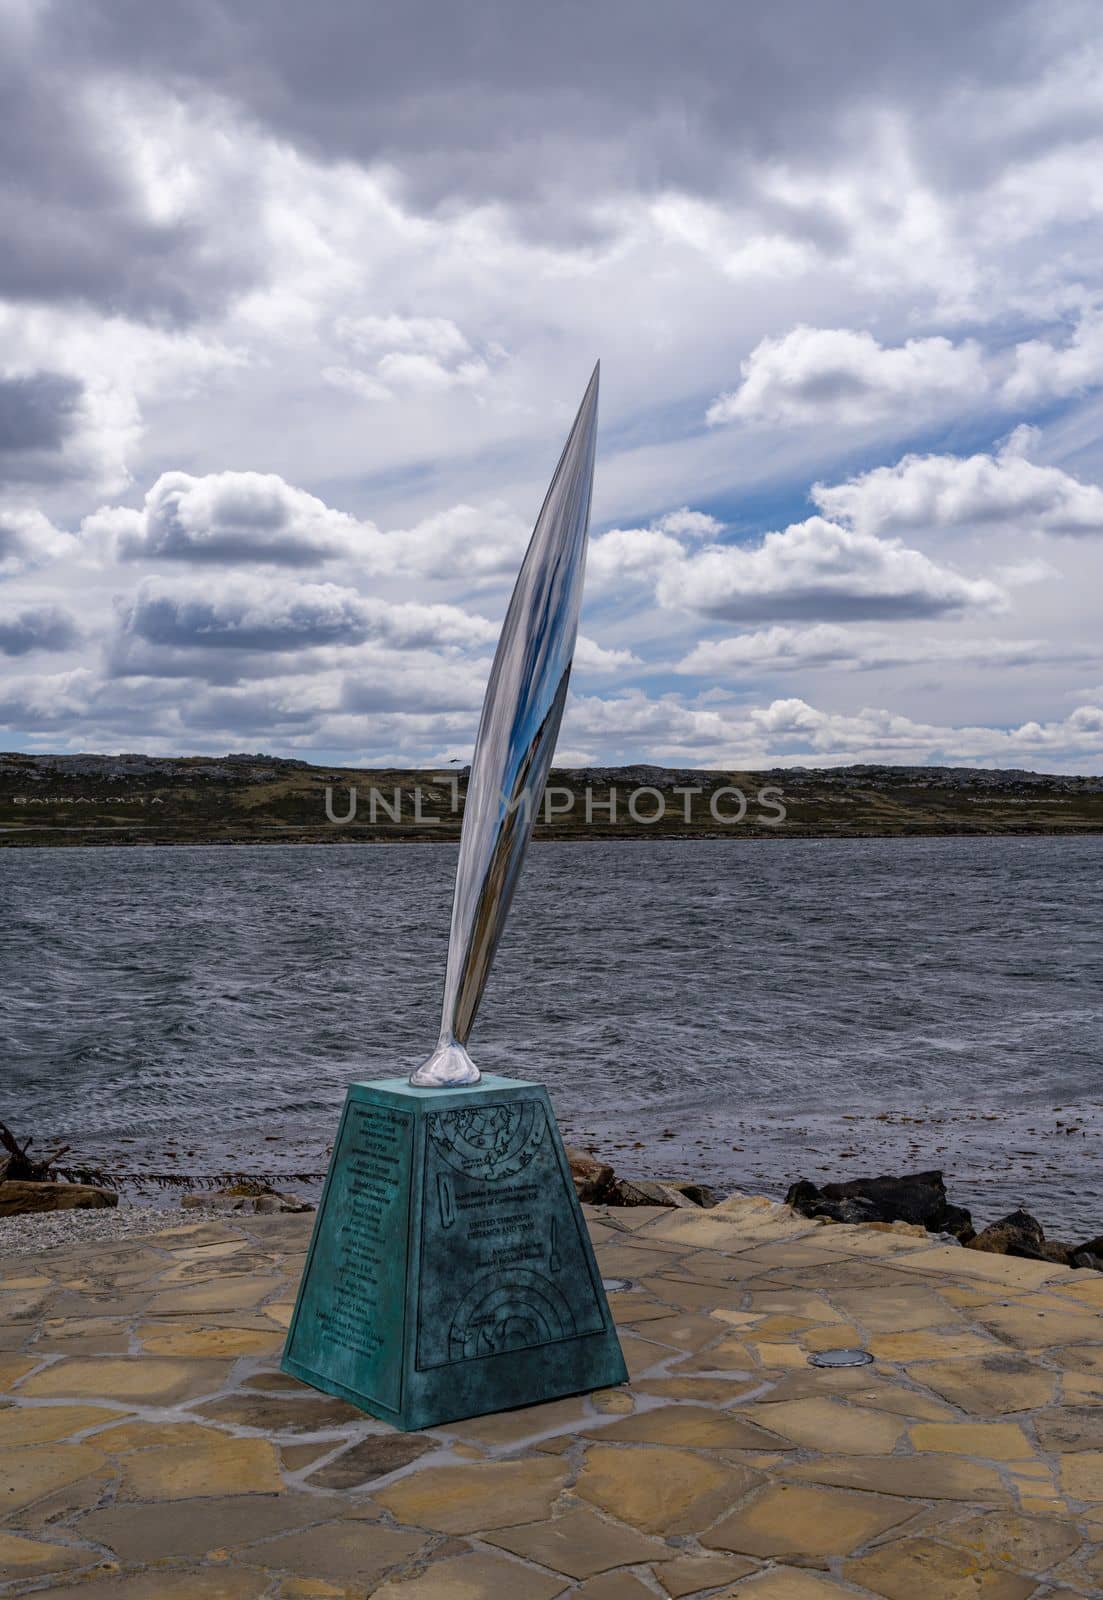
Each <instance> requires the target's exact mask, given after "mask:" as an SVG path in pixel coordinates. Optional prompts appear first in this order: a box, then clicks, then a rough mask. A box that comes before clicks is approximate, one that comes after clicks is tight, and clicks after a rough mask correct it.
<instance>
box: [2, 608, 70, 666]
mask: <svg viewBox="0 0 1103 1600" xmlns="http://www.w3.org/2000/svg"><path fill="white" fill-rule="evenodd" d="M80 637H81V633H80V629H79V628H78V627H77V621H76V618H75V617H74V616H73V615H72V613H71V612H69V611H66V610H65V609H64V608H63V607H62V606H24V607H23V608H22V609H21V610H14V609H11V608H6V609H4V610H0V651H3V653H4V655H6V656H24V655H27V654H28V653H29V652H30V651H31V650H68V649H69V648H70V646H72V645H74V644H76V643H77V642H78V641H79V639H80Z"/></svg>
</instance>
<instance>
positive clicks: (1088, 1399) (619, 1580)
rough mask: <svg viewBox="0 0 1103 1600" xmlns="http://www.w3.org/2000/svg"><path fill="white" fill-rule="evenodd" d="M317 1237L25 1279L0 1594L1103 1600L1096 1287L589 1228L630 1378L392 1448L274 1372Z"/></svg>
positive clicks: (117, 1253) (1005, 1263) (906, 1255)
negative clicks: (861, 1362)
mask: <svg viewBox="0 0 1103 1600" xmlns="http://www.w3.org/2000/svg"><path fill="white" fill-rule="evenodd" d="M311 1220H312V1219H311V1218H310V1217H300V1216H278V1217H252V1216H250V1217H245V1216H241V1217H238V1216H236V1215H235V1216H234V1217H233V1219H232V1220H229V1219H228V1220H227V1221H225V1222H221V1221H219V1222H215V1223H201V1224H197V1225H192V1226H187V1225H184V1226H181V1227H180V1228H178V1229H176V1230H173V1231H169V1232H163V1233H160V1234H157V1235H155V1236H153V1237H152V1238H150V1239H148V1240H143V1241H128V1243H127V1244H126V1245H125V1246H120V1245H118V1244H115V1245H102V1246H96V1245H87V1246H81V1245H80V1244H79V1242H75V1243H74V1245H73V1246H72V1248H68V1247H67V1248H65V1249H61V1250H53V1251H50V1252H48V1253H44V1254H42V1255H41V1256H40V1257H37V1258H33V1259H28V1258H27V1257H20V1258H15V1257H12V1258H10V1259H9V1260H8V1261H6V1262H5V1260H4V1259H3V1258H0V1595H3V1596H16V1595H23V1594H27V1595H31V1594H33V1595H48V1596H52V1597H54V1600H309V1597H323V1596H330V1597H345V1600H349V1597H353V1596H355V1597H367V1596H369V1595H371V1596H376V1597H378V1600H558V1597H563V1600H568V1597H570V1600H705V1597H708V1600H847V1597H848V1596H849V1597H850V1600H863V1597H864V1600H1071V1597H1073V1596H1082V1597H1086V1596H1099V1595H1100V1594H1101V1593H1103V1277H1101V1276H1100V1275H1099V1274H1096V1273H1090V1272H1072V1271H1069V1270H1068V1269H1066V1268H1063V1267H1058V1266H1056V1265H1050V1264H1048V1263H1045V1262H1032V1261H1020V1260H1016V1259H1013V1258H1010V1257H1004V1256H993V1255H986V1254H982V1253H980V1252H973V1251H968V1250H962V1249H959V1248H956V1247H953V1246H948V1245H944V1244H939V1243H937V1242H932V1241H931V1240H930V1239H928V1238H927V1237H926V1236H925V1235H922V1234H918V1235H917V1234H916V1233H915V1232H914V1231H913V1230H911V1229H906V1228H898V1229H881V1228H875V1229H871V1228H853V1227H846V1226H834V1225H821V1224H817V1223H812V1222H809V1221H808V1220H807V1219H805V1218H802V1217H797V1216H794V1215H793V1214H792V1213H791V1212H790V1211H788V1210H787V1209H786V1208H785V1207H784V1206H779V1205H775V1204H772V1203H771V1202H769V1201H766V1200H761V1199H754V1198H745V1197H733V1199H732V1200H730V1201H725V1202H724V1204H723V1205H721V1206H720V1207H718V1208H717V1209H716V1210H713V1211H709V1212H698V1211H691V1210H687V1209H678V1210H676V1211H673V1210H666V1209H659V1208H639V1209H633V1210H604V1209H594V1208H587V1220H588V1222H589V1225H590V1229H591V1232H592V1234H593V1238H594V1243H595V1247H596V1249H597V1254H598V1259H599V1262H600V1263H601V1266H602V1268H603V1270H604V1271H605V1272H606V1273H607V1274H608V1275H609V1276H610V1277H613V1278H617V1279H621V1280H626V1284H627V1286H618V1287H617V1288H616V1290H615V1291H614V1292H613V1293H612V1295H611V1297H610V1303H611V1305H612V1307H613V1310H614V1314H615V1316H616V1318H617V1322H618V1326H619V1328H620V1331H621V1337H622V1343H623V1345H624V1349H625V1356H626V1360H627V1362H628V1366H629V1371H630V1373H631V1381H630V1383H629V1384H628V1385H626V1386H625V1387H624V1388H622V1389H618V1390H605V1391H602V1392H600V1393H598V1394H594V1395H589V1396H580V1397H574V1398H569V1399H565V1400H557V1401H553V1402H551V1403H550V1404H547V1405H542V1406H533V1407H531V1408H528V1409H526V1410H523V1411H514V1412H508V1413H504V1414H502V1415H500V1416H492V1417H480V1418H474V1419H472V1420H471V1421H469V1422H457V1423H452V1424H449V1425H448V1426H446V1427H441V1428H434V1429H429V1430H427V1431H425V1432H424V1433H420V1434H397V1433H395V1432H394V1431H393V1430H392V1429H390V1428H387V1427H386V1426H385V1425H383V1424H382V1423H379V1422H375V1421H373V1420H372V1419H371V1418H369V1417H366V1416H363V1415H362V1414H361V1413H360V1412H358V1411H357V1410H355V1408H353V1407H352V1406H349V1405H347V1404H345V1403H344V1402H342V1401H339V1400H334V1399H331V1398H329V1397H328V1396H324V1395H319V1394H317V1393H315V1392H314V1391H313V1390H310V1389H308V1388H306V1387H305V1386H303V1385H302V1384H300V1383H298V1382H296V1380H294V1379H292V1378H288V1377H286V1376H284V1375H283V1374H281V1373H280V1372H279V1371H278V1364H279V1353H280V1349H281V1347H282V1341H283V1337H284V1330H285V1329H286V1327H287V1324H288V1321H289V1318H290V1314H291V1306H292V1304H293V1298H294V1291H295V1287H296V1283H297V1280H298V1277H299V1274H300V1272H301V1270H302V1264H303V1259H304V1251H305V1249H306V1245H307V1243H308V1240H309V1232H310V1225H311ZM77 1225H79V1219H77V1223H75V1226H77ZM855 1344H857V1345H861V1346H863V1347H864V1348H866V1349H868V1350H869V1351H870V1352H871V1354H872V1355H873V1357H874V1361H873V1364H872V1365H869V1366H865V1367H860V1368H850V1369H841V1370H834V1371H832V1370H828V1369H821V1368H816V1367H813V1366H811V1365H810V1364H809V1356H810V1355H811V1354H813V1353H814V1352H817V1351H822V1350H824V1349H829V1348H833V1347H837V1346H840V1345H855Z"/></svg>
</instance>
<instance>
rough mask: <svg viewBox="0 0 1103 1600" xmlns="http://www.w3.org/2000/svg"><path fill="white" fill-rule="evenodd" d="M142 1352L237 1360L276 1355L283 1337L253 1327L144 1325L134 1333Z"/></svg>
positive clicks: (273, 1332) (274, 1332)
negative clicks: (240, 1357)
mask: <svg viewBox="0 0 1103 1600" xmlns="http://www.w3.org/2000/svg"><path fill="white" fill-rule="evenodd" d="M137 1335H138V1339H139V1340H140V1342H141V1345H142V1349H143V1350H148V1351H149V1353H150V1355H157V1356H212V1357H226V1358H228V1359H230V1360H234V1361H236V1360H237V1359H238V1357H239V1356H266V1355H277V1354H278V1353H279V1352H280V1351H281V1350H282V1349H283V1343H284V1340H283V1335H282V1334H281V1333H279V1332H277V1331H275V1330H265V1331H264V1332H261V1331H260V1330H259V1329H255V1328H205V1327H202V1328H175V1327H172V1326H168V1327H164V1326H162V1325H161V1324H159V1323H156V1322H143V1323H141V1324H140V1325H139V1327H138V1330H137Z"/></svg>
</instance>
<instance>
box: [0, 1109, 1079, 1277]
mask: <svg viewBox="0 0 1103 1600" xmlns="http://www.w3.org/2000/svg"><path fill="white" fill-rule="evenodd" d="M0 1134H2V1136H3V1143H4V1147H5V1149H6V1152H7V1153H6V1155H5V1156H3V1157H0V1246H2V1245H4V1244H12V1243H14V1244H18V1245H20V1246H22V1245H24V1244H25V1243H27V1242H28V1241H29V1240H34V1239H38V1240H40V1241H41V1243H40V1247H41V1248H49V1247H50V1245H51V1244H56V1243H61V1242H64V1239H65V1237H66V1236H67V1234H68V1233H69V1232H72V1231H79V1232H81V1233H84V1232H85V1231H86V1229H87V1224H86V1223H85V1222H84V1221H77V1220H76V1219H77V1218H78V1217H85V1216H87V1214H88V1213H89V1212H93V1213H100V1214H102V1213H103V1212H114V1213H115V1215H116V1216H117V1217H118V1218H119V1222H118V1224H117V1225H116V1226H110V1225H107V1224H104V1223H101V1226H100V1229H99V1233H98V1234H97V1236H100V1235H103V1236H106V1237H116V1236H118V1234H120V1233H128V1234H129V1233H132V1232H134V1225H133V1224H134V1222H135V1221H136V1220H137V1218H138V1217H139V1216H140V1217H142V1218H144V1219H147V1221H149V1222H152V1220H153V1219H156V1222H157V1225H158V1226H159V1227H164V1226H171V1225H172V1223H173V1220H174V1218H178V1217H179V1212H176V1211H175V1210H174V1209H166V1208H163V1207H151V1206H147V1205H138V1206H134V1205H131V1206H128V1207H126V1208H124V1209H123V1210H122V1211H121V1212H119V1210H118V1206H119V1190H118V1188H117V1187H114V1186H112V1184H111V1181H110V1179H109V1178H108V1177H106V1176H105V1175H104V1174H103V1173H96V1174H94V1175H93V1174H89V1173H81V1174H80V1175H79V1177H80V1178H81V1179H87V1178H89V1177H92V1176H94V1177H95V1178H96V1179H97V1180H98V1181H96V1182H89V1181H75V1179H76V1175H72V1176H71V1175H70V1174H69V1173H68V1172H67V1171H66V1170H65V1169H59V1168H57V1167H55V1166H54V1165H52V1158H50V1159H47V1160H45V1161H33V1160H32V1159H31V1158H30V1156H29V1147H30V1144H31V1142H32V1141H30V1140H28V1141H27V1143H26V1145H24V1146H20V1145H19V1144H18V1143H17V1141H16V1140H15V1139H14V1137H13V1135H12V1134H11V1133H10V1131H9V1130H8V1129H7V1128H6V1127H5V1126H4V1125H3V1124H2V1123H0ZM58 1153H61V1152H58ZM567 1156H568V1159H569V1162H570V1167H571V1175H572V1178H573V1180H574V1186H575V1192H576V1194H577V1195H578V1198H579V1200H580V1201H582V1202H583V1203H585V1204H589V1205H600V1206H608V1207H614V1208H615V1207H635V1206H667V1207H671V1208H674V1209H678V1208H684V1209H690V1210H710V1209H712V1208H714V1207H716V1206H717V1205H720V1204H721V1203H722V1201H723V1200H724V1199H725V1198H726V1197H725V1196H724V1195H722V1194H721V1193H720V1192H719V1191H718V1190H717V1189H715V1188H713V1187H711V1186H710V1185H708V1184H705V1183H701V1182H700V1181H698V1180H696V1179H694V1178H688V1177H671V1178H664V1179H656V1178H645V1177H626V1176H622V1175H620V1174H618V1173H617V1172H616V1171H615V1169H614V1168H613V1166H612V1165H611V1163H610V1162H608V1161H606V1160H604V1159H603V1158H602V1156H600V1155H599V1154H597V1153H596V1152H595V1151H593V1150H591V1149H586V1148H584V1147H582V1146H579V1145H568V1146H567ZM785 1204H786V1205H787V1206H788V1207H789V1208H790V1210H791V1211H792V1212H794V1213H795V1214H797V1215H799V1216H802V1217H807V1218H808V1219H810V1220H812V1221H816V1222H820V1223H823V1224H832V1223H846V1224H851V1225H859V1226H863V1225H864V1226H868V1227H871V1228H893V1229H899V1230H904V1229H906V1230H908V1231H911V1232H913V1233H915V1234H917V1235H919V1234H925V1235H930V1236H932V1237H933V1238H935V1239H937V1240H939V1241H941V1242H943V1243H948V1244H955V1245H958V1246H961V1247H962V1248H964V1249H967V1250H978V1251H983V1252H986V1253H989V1254H994V1255H1007V1256H1014V1257H1018V1258H1020V1259H1024V1260H1031V1261H1046V1262H1051V1263H1054V1264H1056V1265H1059V1266H1065V1267H1071V1268H1074V1269H1079V1270H1088V1271H1095V1272H1103V1234H1093V1236H1092V1237H1091V1238H1089V1239H1083V1240H1078V1241H1077V1240H1069V1239H1057V1238H1049V1237H1047V1235H1046V1231H1045V1228H1044V1226H1043V1225H1042V1223H1041V1222H1040V1221H1039V1220H1038V1219H1037V1218H1036V1217H1035V1216H1033V1215H1032V1214H1031V1213H1030V1212H1029V1211H1027V1210H1025V1209H1024V1208H1022V1207H1018V1208H1016V1209H1015V1210H1013V1211H1011V1212H1008V1213H1007V1214H1006V1215H1004V1216H1002V1217H999V1218H997V1219H996V1220H995V1221H993V1222H990V1223H988V1224H987V1225H981V1226H980V1227H977V1226H975V1225H974V1221H973V1216H972V1213H971V1212H970V1211H969V1210H968V1209H967V1208H966V1207H964V1206H960V1205H955V1204H953V1203H952V1202H951V1201H950V1199H949V1196H948V1194H947V1190H946V1185H945V1182H944V1180H943V1175H942V1171H941V1170H940V1169H936V1168H932V1169H929V1170H925V1171H922V1172H916V1173H911V1174H905V1175H902V1176H899V1177H894V1176H889V1175H881V1176H878V1177H873V1178H854V1179H849V1180H847V1181H845V1182H840V1183H824V1184H820V1185H817V1184H815V1183H812V1182H810V1181H809V1180H808V1179H806V1178H798V1179H797V1181H796V1182H795V1183H792V1184H790V1185H789V1188H788V1192H787V1193H786V1195H785ZM180 1208H181V1210H183V1211H184V1212H185V1213H188V1214H190V1216H191V1217H196V1216H198V1215H202V1216H204V1217H209V1216H211V1217H213V1216H219V1215H225V1214H228V1213H234V1212H238V1213H240V1212H250V1213H254V1214H259V1215H265V1214H278V1213H291V1212H303V1211H313V1210H314V1209H315V1208H314V1204H313V1202H312V1201H310V1200H309V1199H304V1198H303V1197H302V1196H300V1195H298V1194H291V1193H285V1192H282V1191H280V1190H279V1189H277V1188H276V1187H275V1186H274V1185H273V1184H272V1183H270V1182H269V1181H268V1180H265V1179H258V1178H249V1177H242V1178H239V1179H238V1180H237V1181H235V1182H232V1183H229V1184H226V1185H224V1186H223V1187H222V1188H220V1189H218V1190H217V1191H213V1192H212V1191H206V1192H204V1191H199V1192H193V1193H185V1194H184V1195H183V1196H182V1197H181V1202H180ZM124 1219H125V1221H124ZM67 1223H68V1226H67Z"/></svg>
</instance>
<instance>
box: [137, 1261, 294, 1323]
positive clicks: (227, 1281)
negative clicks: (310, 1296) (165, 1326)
mask: <svg viewBox="0 0 1103 1600" xmlns="http://www.w3.org/2000/svg"><path fill="white" fill-rule="evenodd" d="M285 1285H286V1279H285V1278H282V1277H279V1278H275V1277H245V1276H242V1277H236V1276H234V1275H233V1274H231V1273H229V1271H228V1270H227V1271H226V1272H223V1273H221V1274H220V1275H219V1276H218V1277H217V1278H216V1279H215V1280H214V1281H213V1282H211V1283H197V1284H192V1285H191V1286H190V1287H188V1288H183V1289H166V1290H165V1291H164V1292H163V1293H161V1294H157V1295H154V1297H153V1299H152V1300H151V1301H150V1303H149V1307H148V1315H149V1316H151V1317H172V1316H177V1315H179V1314H180V1313H183V1314H185V1315H190V1314H192V1313H194V1312H198V1313H202V1312H204V1311H240V1310H242V1308H243V1307H246V1306H256V1305H259V1304H260V1302H261V1301H262V1300H266V1299H267V1298H268V1296H269V1295H271V1294H276V1293H278V1292H279V1291H280V1290H282V1289H283V1288H284V1287H285Z"/></svg>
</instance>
